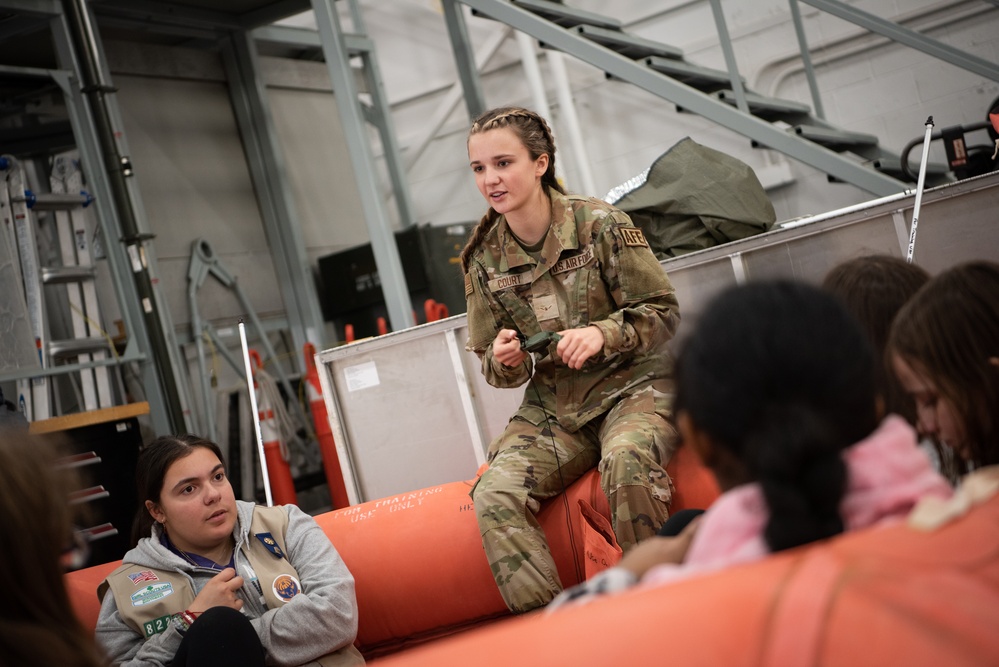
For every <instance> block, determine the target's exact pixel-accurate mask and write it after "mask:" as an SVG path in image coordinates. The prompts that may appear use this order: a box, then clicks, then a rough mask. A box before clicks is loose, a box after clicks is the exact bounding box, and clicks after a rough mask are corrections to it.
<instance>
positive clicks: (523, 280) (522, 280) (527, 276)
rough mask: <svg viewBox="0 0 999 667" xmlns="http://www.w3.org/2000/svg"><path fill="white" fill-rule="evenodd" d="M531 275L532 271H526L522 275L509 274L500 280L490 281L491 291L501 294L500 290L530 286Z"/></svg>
mask: <svg viewBox="0 0 999 667" xmlns="http://www.w3.org/2000/svg"><path fill="white" fill-rule="evenodd" d="M531 275H532V274H531V272H530V271H524V272H522V273H507V274H505V275H502V276H500V277H499V278H493V279H492V280H490V281H489V290H490V291H491V292H499V291H500V290H505V289H509V288H511V287H517V286H518V285H529V284H530V283H531Z"/></svg>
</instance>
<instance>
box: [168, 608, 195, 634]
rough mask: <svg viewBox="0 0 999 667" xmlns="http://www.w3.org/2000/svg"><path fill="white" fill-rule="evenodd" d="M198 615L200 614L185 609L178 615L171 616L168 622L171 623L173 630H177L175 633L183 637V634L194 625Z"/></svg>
mask: <svg viewBox="0 0 999 667" xmlns="http://www.w3.org/2000/svg"><path fill="white" fill-rule="evenodd" d="M200 615H201V612H194V611H190V610H188V609H185V610H184V611H182V612H180V613H179V614H174V615H173V616H171V617H170V620H171V621H173V625H174V627H175V628H177V632H179V633H180V634H182V635H183V634H184V633H186V632H187V631H188V630H190V629H191V626H192V625H194V622H195V621H196V620H198V616H200Z"/></svg>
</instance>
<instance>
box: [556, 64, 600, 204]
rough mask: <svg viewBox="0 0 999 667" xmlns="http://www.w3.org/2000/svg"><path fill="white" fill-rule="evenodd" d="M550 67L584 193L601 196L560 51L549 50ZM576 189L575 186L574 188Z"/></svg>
mask: <svg viewBox="0 0 999 667" xmlns="http://www.w3.org/2000/svg"><path fill="white" fill-rule="evenodd" d="M548 67H549V68H550V69H551V73H552V79H553V81H554V83H555V96H556V97H557V98H558V106H559V111H560V112H561V119H562V120H563V121H564V123H565V129H566V133H567V135H568V138H569V144H570V145H571V146H572V157H573V162H575V164H576V173H577V174H578V175H579V182H580V184H581V186H582V187H581V188H580V189H579V190H577V192H578V191H580V190H581V191H582V192H583V193H584V194H586V195H589V196H591V197H597V196H599V195H598V194H597V186H596V183H595V182H594V180H593V170H592V169H590V158H589V155H588V154H587V152H586V144H584V143H583V132H582V130H580V126H579V116H577V115H576V103H575V102H574V101H573V99H572V88H571V87H570V86H569V74H568V72H567V71H566V68H565V56H564V55H563V54H562V53H561V52H559V51H549V52H548ZM574 189H575V188H574Z"/></svg>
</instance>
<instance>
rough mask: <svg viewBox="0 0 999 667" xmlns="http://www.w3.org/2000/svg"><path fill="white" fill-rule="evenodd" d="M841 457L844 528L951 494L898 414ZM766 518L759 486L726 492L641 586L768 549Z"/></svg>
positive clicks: (895, 516) (886, 518)
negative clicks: (672, 559) (674, 555)
mask: <svg viewBox="0 0 999 667" xmlns="http://www.w3.org/2000/svg"><path fill="white" fill-rule="evenodd" d="M843 457H844V459H845V461H846V467H847V474H848V478H849V482H848V487H847V492H846V496H845V497H844V498H843V501H842V504H841V506H840V511H841V514H842V516H843V520H844V522H845V524H846V530H847V531H850V530H857V529H860V528H866V527H868V526H874V525H878V524H883V523H889V522H893V521H898V520H900V519H903V518H905V516H906V515H907V514H908V513H909V511H910V510H911V509H912V508H913V506H914V505H915V504H916V502H917V501H918V500H919V499H920V498H922V497H923V496H937V497H940V498H944V499H946V498H949V497H950V496H951V495H952V494H953V490H952V489H951V487H950V484H948V482H947V480H946V479H944V478H943V477H942V476H940V475H939V474H938V473H937V472H936V471H935V470H934V469H933V467H932V465H931V464H930V461H929V459H928V458H927V457H926V454H925V453H924V452H923V451H922V450H921V449H919V447H918V446H917V444H916V433H915V431H913V429H912V427H910V426H909V424H908V423H906V421H905V420H904V419H902V418H901V417H897V416H895V415H890V416H889V417H887V418H886V419H885V420H884V421H883V422H882V423H881V425H880V426H879V427H878V429H877V430H876V431H874V433H872V434H871V435H870V436H868V437H867V438H865V439H864V440H861V441H860V442H858V443H857V444H855V445H853V446H852V447H850V448H849V449H847V450H846V451H845V452H844V454H843ZM767 516H768V514H767V507H766V502H765V501H764V499H763V492H762V491H761V489H760V486H759V484H756V483H753V484H744V485H742V486H738V487H736V488H734V489H730V490H729V491H726V492H725V493H723V494H722V495H721V496H720V497H719V498H718V500H716V501H715V502H714V503H713V504H712V505H711V507H710V508H709V509H708V510H707V511H706V512H705V513H704V515H703V516H702V517H701V519H700V526H699V527H698V529H697V533H696V534H695V535H694V539H693V541H692V542H691V545H690V550H689V551H688V552H687V557H686V559H685V560H684V562H683V564H681V565H671V564H670V565H659V566H657V567H654V568H652V569H651V570H649V571H648V572H646V574H645V576H644V577H643V578H642V581H641V585H642V586H658V585H660V584H664V583H666V582H669V581H675V580H678V579H683V578H686V577H688V576H691V575H692V574H695V573H701V572H708V571H712V570H716V569H720V568H723V567H727V566H730V565H735V564H737V563H745V562H748V561H753V560H757V559H759V558H762V557H763V556H765V555H767V554H768V553H770V549H769V548H768V547H767V544H766V542H765V541H764V539H763V528H764V526H765V525H766V522H767Z"/></svg>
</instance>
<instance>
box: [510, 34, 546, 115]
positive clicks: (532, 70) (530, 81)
mask: <svg viewBox="0 0 999 667" xmlns="http://www.w3.org/2000/svg"><path fill="white" fill-rule="evenodd" d="M516 33H517V47H518V48H519V49H520V64H521V65H522V66H523V68H524V76H525V77H526V78H527V88H528V90H530V91H531V98H532V99H533V100H534V110H535V111H537V112H538V113H539V114H541V116H542V117H544V118H551V117H552V111H551V109H550V108H549V107H548V95H547V93H546V92H545V84H544V83H543V82H542V80H541V67H540V66H538V54H537V52H536V51H535V50H534V38H533V37H531V36H530V35H527V34H525V33H522V32H520V31H519V30H518V31H516Z"/></svg>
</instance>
